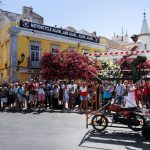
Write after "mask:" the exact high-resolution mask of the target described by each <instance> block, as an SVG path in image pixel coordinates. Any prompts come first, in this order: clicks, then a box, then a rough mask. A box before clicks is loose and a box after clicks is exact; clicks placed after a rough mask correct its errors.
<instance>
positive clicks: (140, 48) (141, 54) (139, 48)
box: [135, 40, 146, 56]
mask: <svg viewBox="0 0 150 150" xmlns="http://www.w3.org/2000/svg"><path fill="white" fill-rule="evenodd" d="M135 46H137V48H136V51H142V50H145V46H144V43H143V42H142V41H140V40H137V42H136V43H135ZM138 56H146V55H145V52H144V53H139V54H138Z"/></svg>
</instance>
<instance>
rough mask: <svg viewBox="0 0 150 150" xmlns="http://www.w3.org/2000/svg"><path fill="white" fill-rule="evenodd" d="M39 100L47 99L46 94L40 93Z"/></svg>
mask: <svg viewBox="0 0 150 150" xmlns="http://www.w3.org/2000/svg"><path fill="white" fill-rule="evenodd" d="M38 101H45V94H43V93H42V94H38Z"/></svg>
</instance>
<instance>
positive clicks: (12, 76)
mask: <svg viewBox="0 0 150 150" xmlns="http://www.w3.org/2000/svg"><path fill="white" fill-rule="evenodd" d="M43 20H44V19H43V17H41V16H40V15H38V14H36V13H35V12H33V9H32V8H31V7H23V10H22V14H16V13H12V12H7V11H3V10H0V81H1V82H2V81H4V80H8V81H10V80H13V81H18V80H19V81H26V80H29V79H31V78H34V77H35V76H36V77H37V76H39V75H40V70H41V64H40V59H41V56H42V55H43V54H44V53H45V52H53V53H57V52H58V51H69V52H77V53H85V52H86V53H97V52H103V51H106V47H107V46H106V44H105V43H104V42H103V43H101V42H100V40H99V38H98V37H97V36H96V34H95V32H94V33H88V32H87V31H85V30H80V31H76V30H74V28H72V27H68V28H66V29H63V28H57V27H52V26H47V25H43Z"/></svg>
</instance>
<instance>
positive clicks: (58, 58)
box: [41, 52, 97, 79]
mask: <svg viewBox="0 0 150 150" xmlns="http://www.w3.org/2000/svg"><path fill="white" fill-rule="evenodd" d="M41 64H42V70H41V73H42V76H43V78H45V79H66V78H67V79H85V70H86V69H85V68H86V64H88V66H89V67H88V69H89V71H91V72H93V73H94V74H96V75H97V70H96V68H94V67H93V66H92V65H91V62H90V61H89V58H88V57H87V56H84V55H81V54H77V53H67V52H60V53H57V54H52V53H45V54H44V55H43V56H42V59H41ZM89 78H90V79H92V78H94V76H93V75H92V74H89Z"/></svg>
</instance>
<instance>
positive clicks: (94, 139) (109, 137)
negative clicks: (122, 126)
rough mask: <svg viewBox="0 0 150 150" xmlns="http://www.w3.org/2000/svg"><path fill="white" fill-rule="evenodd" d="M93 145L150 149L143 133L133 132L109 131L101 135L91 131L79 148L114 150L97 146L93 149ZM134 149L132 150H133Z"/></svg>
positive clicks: (129, 149)
mask: <svg viewBox="0 0 150 150" xmlns="http://www.w3.org/2000/svg"><path fill="white" fill-rule="evenodd" d="M91 143H93V144H95V145H96V143H100V144H108V145H109V144H111V145H117V146H124V147H125V149H127V150H133V147H134V148H140V149H143V150H149V149H150V141H146V140H145V139H144V137H142V135H141V133H138V132H137V133H136V132H133V131H123V130H122V131H121V130H111V131H110V130H109V129H108V130H107V131H103V132H101V133H97V132H96V131H94V130H89V131H88V132H87V133H86V134H85V135H84V137H83V138H82V140H81V142H80V144H79V146H80V147H86V148H94V149H103V150H112V149H105V148H98V147H97V146H95V147H91V146H88V144H89V145H91ZM131 147H132V148H131Z"/></svg>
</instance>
